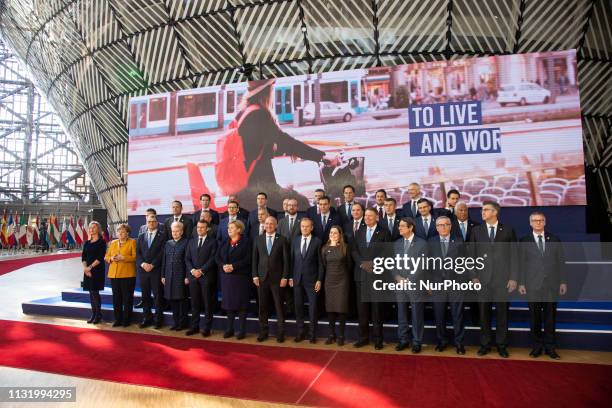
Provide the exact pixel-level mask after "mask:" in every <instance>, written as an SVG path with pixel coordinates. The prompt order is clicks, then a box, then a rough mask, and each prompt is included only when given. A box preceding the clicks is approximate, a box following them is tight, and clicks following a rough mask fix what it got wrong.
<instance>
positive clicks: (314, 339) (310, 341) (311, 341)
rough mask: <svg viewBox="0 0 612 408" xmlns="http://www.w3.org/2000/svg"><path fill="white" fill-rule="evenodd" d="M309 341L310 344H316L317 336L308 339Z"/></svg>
mask: <svg viewBox="0 0 612 408" xmlns="http://www.w3.org/2000/svg"><path fill="white" fill-rule="evenodd" d="M308 342H309V343H310V344H316V342H317V338H316V337H311V338H310V339H308Z"/></svg>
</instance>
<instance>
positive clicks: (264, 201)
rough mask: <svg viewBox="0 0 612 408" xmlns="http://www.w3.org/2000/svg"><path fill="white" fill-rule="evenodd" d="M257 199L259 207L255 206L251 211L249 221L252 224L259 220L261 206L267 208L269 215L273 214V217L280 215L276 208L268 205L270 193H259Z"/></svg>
mask: <svg viewBox="0 0 612 408" xmlns="http://www.w3.org/2000/svg"><path fill="white" fill-rule="evenodd" d="M256 200H257V208H255V209H254V210H253V211H251V212H250V213H249V220H248V223H249V224H250V225H253V224H255V223H257V222H258V217H257V210H258V209H260V208H263V209H265V210H266V211H267V213H268V214H269V215H271V216H272V217H274V218H277V217H278V213H277V212H276V211H275V210H273V209H272V208H269V207H268V195H267V194H266V193H264V192H259V193H257V198H256ZM277 220H278V218H277ZM249 228H250V227H249Z"/></svg>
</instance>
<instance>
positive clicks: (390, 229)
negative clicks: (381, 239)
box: [389, 218, 393, 233]
mask: <svg viewBox="0 0 612 408" xmlns="http://www.w3.org/2000/svg"><path fill="white" fill-rule="evenodd" d="M389 232H390V233H393V218H389Z"/></svg>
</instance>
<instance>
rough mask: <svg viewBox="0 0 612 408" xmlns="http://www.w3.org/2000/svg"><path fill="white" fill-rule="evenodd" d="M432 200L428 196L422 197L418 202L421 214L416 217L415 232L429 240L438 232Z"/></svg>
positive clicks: (418, 209)
mask: <svg viewBox="0 0 612 408" xmlns="http://www.w3.org/2000/svg"><path fill="white" fill-rule="evenodd" d="M431 209H432V205H431V202H430V201H429V200H428V199H426V198H421V199H420V200H419V201H418V202H417V211H418V213H419V215H418V216H417V217H416V218H415V219H414V223H415V230H414V233H415V234H416V235H417V237H419V238H423V239H424V240H428V239H429V238H431V237H433V236H435V235H437V234H438V232H437V231H436V217H435V216H434V215H433V214H432V212H431Z"/></svg>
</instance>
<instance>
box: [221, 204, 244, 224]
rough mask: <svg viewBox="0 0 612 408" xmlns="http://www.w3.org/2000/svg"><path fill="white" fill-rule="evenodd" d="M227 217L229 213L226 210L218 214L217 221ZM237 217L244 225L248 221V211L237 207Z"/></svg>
mask: <svg viewBox="0 0 612 408" xmlns="http://www.w3.org/2000/svg"><path fill="white" fill-rule="evenodd" d="M227 217H229V213H228V212H227V211H225V212H224V213H221V214H220V215H219V222H221V220H222V219H224V218H227ZM238 219H239V220H240V221H242V222H244V225H246V224H247V223H248V222H249V211H248V210H246V209H244V208H242V207H238Z"/></svg>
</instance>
